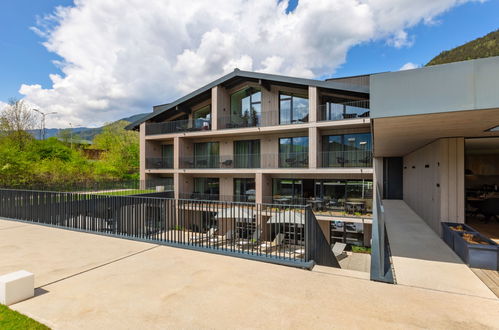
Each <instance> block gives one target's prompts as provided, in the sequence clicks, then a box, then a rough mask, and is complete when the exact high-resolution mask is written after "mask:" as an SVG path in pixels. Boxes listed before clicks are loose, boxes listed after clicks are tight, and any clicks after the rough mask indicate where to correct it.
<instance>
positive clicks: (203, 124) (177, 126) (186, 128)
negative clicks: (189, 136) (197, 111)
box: [146, 119, 211, 135]
mask: <svg viewBox="0 0 499 330" xmlns="http://www.w3.org/2000/svg"><path fill="white" fill-rule="evenodd" d="M203 130H211V121H209V120H205V119H196V120H190V119H185V120H173V121H166V122H162V123H146V135H157V134H173V133H183V132H197V131H203Z"/></svg>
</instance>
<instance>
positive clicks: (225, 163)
mask: <svg viewBox="0 0 499 330" xmlns="http://www.w3.org/2000/svg"><path fill="white" fill-rule="evenodd" d="M220 164H221V165H222V166H225V167H231V165H232V159H227V160H224V161H223V162H221V163H220Z"/></svg>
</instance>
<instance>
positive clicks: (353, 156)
mask: <svg viewBox="0 0 499 330" xmlns="http://www.w3.org/2000/svg"><path fill="white" fill-rule="evenodd" d="M370 166H372V158H371V134H369V133H360V134H344V135H326V136H323V138H322V167H370Z"/></svg>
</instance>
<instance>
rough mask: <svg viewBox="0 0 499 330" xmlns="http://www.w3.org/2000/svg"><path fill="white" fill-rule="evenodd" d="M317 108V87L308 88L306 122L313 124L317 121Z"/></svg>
mask: <svg viewBox="0 0 499 330" xmlns="http://www.w3.org/2000/svg"><path fill="white" fill-rule="evenodd" d="M318 108H319V93H318V92H317V87H315V86H308V121H309V122H311V123H315V122H316V121H317V119H318V117H317V112H318V111H317V110H318Z"/></svg>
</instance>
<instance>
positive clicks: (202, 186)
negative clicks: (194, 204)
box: [192, 178, 220, 200]
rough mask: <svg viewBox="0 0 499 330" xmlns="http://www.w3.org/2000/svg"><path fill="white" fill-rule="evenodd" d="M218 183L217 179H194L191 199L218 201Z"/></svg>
mask: <svg viewBox="0 0 499 330" xmlns="http://www.w3.org/2000/svg"><path fill="white" fill-rule="evenodd" d="M219 192H220V181H219V179H218V178H194V192H193V195H192V198H194V199H206V200H218V199H219Z"/></svg>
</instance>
